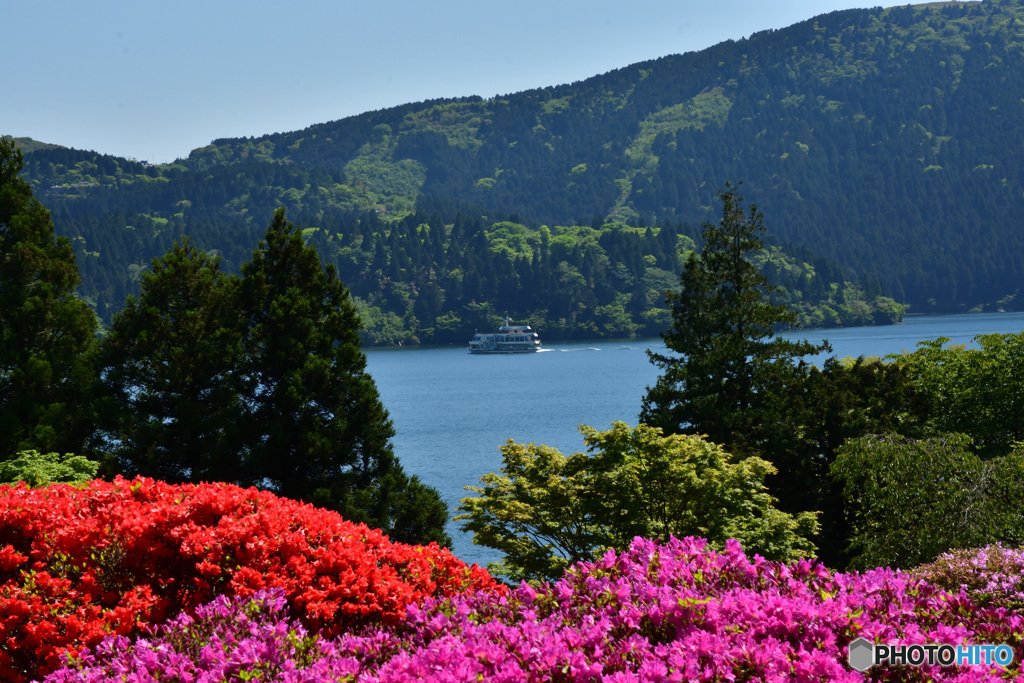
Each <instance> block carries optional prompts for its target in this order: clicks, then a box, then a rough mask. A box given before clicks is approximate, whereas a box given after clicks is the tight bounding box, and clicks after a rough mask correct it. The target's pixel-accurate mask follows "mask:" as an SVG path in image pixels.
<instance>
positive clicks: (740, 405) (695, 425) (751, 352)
mask: <svg viewBox="0 0 1024 683" xmlns="http://www.w3.org/2000/svg"><path fill="white" fill-rule="evenodd" d="M719 199H720V200H721V202H722V218H721V222H720V223H719V224H718V225H714V224H711V223H705V224H704V226H703V246H702V248H701V251H700V253H699V254H698V253H697V252H693V253H691V254H690V257H689V258H688V259H687V261H686V264H685V265H684V266H683V271H682V274H681V275H680V290H679V291H678V292H675V291H669V292H666V299H667V300H668V302H669V304H670V306H671V311H672V326H671V328H670V329H669V330H668V331H667V332H664V333H663V334H662V338H663V339H664V340H665V345H666V346H667V347H668V349H669V350H670V351H673V352H675V353H676V354H678V355H667V354H661V353H655V352H652V351H649V352H648V355H649V356H650V359H651V362H652V363H654V364H655V365H656V366H658V367H659V368H661V369H662V371H663V372H662V374H661V375H660V376H659V377H658V380H657V382H656V384H655V386H654V387H650V388H648V393H647V395H646V396H645V397H644V401H643V409H642V411H641V413H640V420H641V421H642V422H645V423H647V424H650V425H654V426H658V427H661V428H662V429H664V430H665V431H666V432H667V433H687V434H707V435H708V436H709V438H710V439H711V440H712V441H714V442H715V443H720V444H726V445H727V446H728V447H731V448H735V449H738V450H739V451H740V452H744V451H751V450H757V448H758V445H759V444H760V443H762V442H764V441H765V440H766V439H767V438H769V437H770V436H771V435H772V430H771V428H772V425H773V422H772V421H771V420H770V419H766V418H767V417H768V416H770V415H772V414H773V413H774V411H775V410H776V408H777V405H778V400H779V396H780V392H781V391H782V390H783V389H784V387H785V386H786V385H787V384H788V383H789V382H790V381H791V379H792V377H793V376H794V373H796V372H797V371H798V370H799V369H801V368H798V367H797V364H798V362H799V360H800V359H801V358H802V357H803V356H806V355H809V354H815V353H820V352H821V351H825V350H830V348H829V347H828V345H827V343H825V344H822V345H814V344H811V343H809V342H795V341H790V340H788V339H783V338H781V337H778V336H777V335H776V332H777V330H778V329H779V328H780V327H786V326H792V325H794V324H795V323H796V315H795V313H794V312H793V311H792V310H791V309H789V308H788V307H786V306H785V305H782V304H779V303H776V302H775V301H773V300H772V298H771V297H772V294H773V293H775V292H776V291H777V290H778V287H777V286H774V285H772V284H770V283H769V282H768V279H767V278H766V277H765V276H764V275H763V274H762V273H761V272H759V271H758V269H757V268H756V267H755V266H754V264H753V263H752V262H751V260H750V257H751V255H752V254H754V253H756V252H757V251H758V250H760V249H761V247H762V240H763V237H764V233H765V227H764V219H763V216H762V215H761V213H760V212H759V211H758V210H757V207H756V206H754V205H751V206H750V208H749V209H748V210H745V209H744V208H743V206H742V201H743V198H742V197H741V196H740V195H739V194H738V192H737V189H736V188H735V187H732V186H730V185H726V187H725V189H724V190H722V191H721V192H720V193H719Z"/></svg>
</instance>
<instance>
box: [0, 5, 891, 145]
mask: <svg viewBox="0 0 1024 683" xmlns="http://www.w3.org/2000/svg"><path fill="white" fill-rule="evenodd" d="M871 6H874V5H873V4H872V3H871V2H869V1H867V0H775V1H773V2H770V1H768V0H715V1H711V0H699V1H698V0H629V1H628V2H627V1H626V0H619V1H616V2H609V1H607V0H506V1H505V2H500V3H499V2H491V1H489V0H476V1H474V2H470V1H468V0H377V1H376V2H374V1H371V0H364V1H363V2H358V3H357V2H352V1H350V0H338V1H333V2H331V1H327V0H323V1H306V0H293V1H292V2H282V0H275V1H274V2H267V1H266V0H247V1H245V2H240V1H236V0H170V1H166V0H164V1H158V0H152V1H151V0H97V1H96V2H83V1H82V0H47V1H45V2H36V1H34V0H29V1H26V2H15V1H14V0H6V1H5V2H3V5H2V7H3V11H2V16H3V25H4V38H3V47H2V48H0V49H2V52H3V64H4V85H5V88H4V96H3V98H2V100H0V134H4V135H13V136H15V137H31V138H35V139H36V140H41V141H44V142H52V143H56V144H60V145H64V146H67V147H75V148H78V149H91V150H96V151H98V152H103V153H106V154H115V155H118V156H127V157H132V158H135V159H138V160H140V161H150V162H154V163H163V162H168V161H172V160H174V159H176V158H179V157H186V156H188V153H189V152H190V151H191V150H192V149H194V148H197V147H202V146H204V145H206V144H209V143H210V142H211V141H212V140H214V139H216V138H220V137H239V136H248V135H263V134H266V133H275V132H285V131H292V130H299V129H302V128H305V127H306V126H309V125H313V124H316V123H324V122H326V121H333V120H336V119H340V118H344V117H346V116H351V115H354V114H359V113H361V112H365V111H370V110H375V109H383V108H387V107H391V106H394V105H398V104H403V103H406V102H418V101H422V100H425V99H431V98H437V97H461V96H466V95H480V96H482V97H492V96H494V95H498V94H507V93H514V92H520V91H522V90H528V89H531V88H537V87H543V86H548V85H559V84H562V83H570V82H573V81H578V80H582V79H584V78H588V77H590V76H593V75H596V74H599V73H604V72H606V71H610V70H612V69H616V68H619V67H623V66H627V65H629V64H633V63H635V62H639V61H643V60H646V59H654V58H657V57H663V56H665V55H669V54H676V53H683V52H689V51H694V50H700V49H703V48H705V47H708V46H710V45H714V44H716V43H719V42H722V41H723V40H728V39H740V38H745V37H747V36H749V35H750V34H751V33H755V32H757V31H760V30H764V29H768V28H782V27H785V26H789V25H791V24H794V23H796V22H799V21H802V20H804V19H809V18H811V17H813V16H816V15H818V14H823V13H826V12H831V11H833V10H837V9H849V8H853V7H871Z"/></svg>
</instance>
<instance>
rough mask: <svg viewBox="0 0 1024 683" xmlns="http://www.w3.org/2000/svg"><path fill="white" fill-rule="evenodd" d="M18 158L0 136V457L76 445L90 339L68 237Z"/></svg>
mask: <svg viewBox="0 0 1024 683" xmlns="http://www.w3.org/2000/svg"><path fill="white" fill-rule="evenodd" d="M22 164H23V156H22V153H21V150H19V149H18V148H17V147H16V146H15V145H14V142H13V141H12V140H11V139H10V138H0V459H7V458H11V457H14V455H15V453H16V452H17V451H20V450H27V449H33V448H34V449H37V450H39V451H42V452H47V451H60V452H67V451H75V452H78V451H80V450H81V449H82V446H83V440H84V437H85V434H86V429H87V426H88V422H89V419H90V416H89V413H88V409H87V406H88V405H89V404H90V401H89V400H88V393H89V389H90V386H91V384H92V379H91V378H92V369H91V365H90V363H91V362H92V353H93V351H94V349H95V343H96V338H95V334H96V318H95V316H94V314H93V312H92V310H90V308H89V306H88V305H87V304H86V303H85V302H83V301H81V300H80V299H78V298H77V297H76V296H75V288H76V287H77V286H78V284H79V275H78V268H77V267H76V265H75V256H74V252H73V251H72V249H71V243H70V242H69V241H68V239H67V238H65V237H61V238H56V237H55V236H54V232H53V221H52V220H51V218H50V212H49V211H47V210H46V209H44V208H43V206H42V205H41V204H40V203H39V202H38V201H37V200H36V199H35V198H34V197H33V196H32V188H31V186H30V185H29V184H28V183H27V182H26V181H25V180H23V179H22V178H21V177H19V173H20V172H21V168H22Z"/></svg>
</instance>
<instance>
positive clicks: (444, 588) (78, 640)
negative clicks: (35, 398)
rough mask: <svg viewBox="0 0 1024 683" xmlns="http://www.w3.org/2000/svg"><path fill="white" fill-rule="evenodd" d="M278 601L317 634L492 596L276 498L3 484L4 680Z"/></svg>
mask: <svg viewBox="0 0 1024 683" xmlns="http://www.w3.org/2000/svg"><path fill="white" fill-rule="evenodd" d="M271 588H279V589H282V590H283V591H284V594H285V596H286V597H287V599H288V604H289V605H290V610H291V614H292V616H293V617H294V618H296V619H298V620H299V621H300V622H301V623H302V624H303V625H304V626H305V627H306V628H308V629H309V630H310V631H312V632H318V633H320V634H321V635H323V636H333V635H338V634H340V633H343V632H350V631H352V630H353V629H355V628H357V627H362V626H367V625H382V626H391V625H395V624H397V623H399V622H400V621H401V620H402V619H403V618H404V616H405V611H406V607H407V606H409V605H411V604H415V603H419V602H422V601H423V600H425V599H426V598H428V597H433V596H446V595H453V594H456V593H460V592H463V591H475V590H484V591H495V590H502V587H501V586H500V584H498V583H497V582H495V581H494V579H493V578H492V577H491V576H490V575H489V574H488V573H487V572H486V571H485V570H483V569H481V568H480V567H478V566H476V565H474V566H472V567H468V566H466V565H465V564H464V563H463V562H462V561H460V560H459V559H457V558H456V557H455V556H453V555H452V554H451V552H450V551H449V550H447V549H445V548H440V547H438V546H437V545H436V544H431V545H430V546H412V545H406V544H402V543H392V542H391V541H389V540H388V539H387V537H386V536H384V534H383V533H382V532H381V531H378V530H375V529H370V528H368V527H366V526H365V525H363V524H355V523H352V522H348V521H346V520H344V519H342V517H341V516H340V515H338V514H336V513H333V512H330V511H327V510H322V509H318V508H315V507H313V506H311V505H306V504H303V503H299V502H296V501H292V500H288V499H284V498H278V497H277V496H275V495H274V494H272V493H268V492H265V491H257V490H256V489H243V488H241V487H238V486H233V485H230V484H199V485H192V484H183V485H172V484H167V483H164V482H160V481H154V480H152V479H146V478H137V479H134V480H131V481H127V480H124V479H121V478H118V479H116V480H115V481H113V482H104V481H99V480H96V481H93V482H90V483H89V484H87V485H86V486H84V487H75V486H72V485H63V484H55V485H51V486H49V487H45V488H37V489H33V488H29V487H27V486H25V485H24V484H20V485H18V486H0V634H2V635H0V681H26V680H30V679H32V678H35V677H40V676H42V675H45V674H46V673H48V672H50V671H52V670H54V669H55V668H56V667H57V666H58V665H59V664H60V655H61V654H62V653H65V652H70V653H75V652H78V651H80V650H81V649H82V648H84V647H87V646H93V645H96V644H97V643H99V642H100V641H101V640H102V639H103V638H104V637H105V636H107V635H111V634H117V635H126V636H134V635H138V634H141V633H143V632H144V631H145V630H146V629H147V628H148V627H150V626H152V625H156V624H160V623H163V622H165V621H167V620H168V619H170V618H173V617H175V616H176V615H178V614H179V613H181V612H192V611H194V610H195V608H196V607H198V606H199V605H202V604H203V603H206V602H209V601H210V600H212V599H213V598H214V597H216V596H218V595H234V596H240V597H245V596H249V595H252V594H254V593H255V592H257V591H260V590H263V589H271Z"/></svg>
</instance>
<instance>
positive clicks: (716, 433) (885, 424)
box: [640, 187, 925, 567]
mask: <svg viewBox="0 0 1024 683" xmlns="http://www.w3.org/2000/svg"><path fill="white" fill-rule="evenodd" d="M720 196H721V199H722V203H723V211H722V219H721V222H720V224H719V225H717V226H715V225H711V224H705V226H704V245H703V248H702V250H701V252H700V254H697V253H693V254H691V255H690V257H689V259H688V260H687V262H686V265H685V266H684V268H683V272H682V275H681V278H680V283H681V288H680V290H679V292H678V293H675V292H670V293H669V294H668V299H669V301H670V303H671V305H672V315H673V317H672V321H673V323H672V327H671V328H670V329H669V331H668V332H666V333H665V334H664V335H663V337H664V339H665V343H666V346H667V347H668V348H669V349H670V350H671V351H673V352H675V353H676V354H678V355H663V354H655V353H650V356H651V360H652V362H654V363H655V364H656V365H657V366H659V367H660V368H661V369H662V370H663V373H662V375H661V376H659V378H658V381H657V383H656V384H655V386H654V387H651V388H649V389H648V393H647V396H646V397H645V398H644V403H643V409H642V412H641V415H640V419H641V421H644V422H647V423H648V424H652V425H656V426H659V427H661V428H663V429H665V430H666V431H672V432H682V433H690V434H706V435H708V437H709V438H710V439H711V440H712V441H714V442H715V443H719V444H722V445H723V446H725V447H726V449H727V450H729V451H731V452H735V453H740V454H745V455H756V456H760V457H762V458H764V459H765V460H767V461H769V462H771V463H772V464H773V465H774V466H775V467H776V469H777V472H776V473H775V476H773V477H770V478H769V479H768V486H769V488H770V490H771V493H772V495H773V496H775V497H776V498H777V499H778V501H779V508H780V509H781V510H785V511H787V512H790V513H798V512H801V511H804V510H818V511H820V512H821V525H822V536H821V538H820V540H818V541H817V543H818V546H819V555H820V557H821V558H822V559H823V560H824V561H825V562H826V563H828V564H829V565H830V566H835V567H840V566H844V565H845V563H846V561H847V559H848V558H847V557H846V552H847V541H846V538H847V535H848V533H849V529H848V528H847V526H846V523H847V516H846V513H845V509H844V502H843V497H842V495H841V492H840V491H838V490H837V487H836V486H835V484H834V483H833V482H832V480H830V479H829V477H828V473H829V466H830V465H831V463H832V462H833V460H834V459H835V454H836V450H837V449H838V448H839V447H840V446H841V445H842V444H843V443H844V442H845V441H846V440H847V439H850V438H854V437H859V436H864V435H865V434H876V433H885V432H895V431H900V432H902V433H905V434H908V435H913V434H917V433H919V432H920V431H921V430H922V429H923V422H924V410H925V403H924V400H923V398H922V396H921V395H920V394H919V393H918V392H917V391H916V389H915V386H914V384H913V378H912V375H911V373H909V372H907V371H906V370H905V369H904V368H902V367H899V366H897V365H893V364H886V363H881V362H878V361H866V360H864V359H863V358H860V359H857V360H854V361H851V362H840V361H837V360H836V359H834V358H833V359H828V360H826V361H825V362H824V363H823V364H822V366H821V367H820V368H819V367H816V366H813V365H810V364H808V363H806V362H805V361H804V360H803V357H804V356H807V355H812V354H818V353H820V352H822V351H824V350H828V345H827V343H826V344H822V345H821V346H815V345H813V344H810V343H808V342H792V341H787V340H784V339H781V338H779V337H777V336H776V334H775V332H776V330H777V329H778V328H779V327H780V326H787V325H792V324H793V323H794V322H795V320H796V315H795V313H794V312H793V311H792V310H790V309H789V308H787V307H786V306H784V305H782V304H779V303H775V302H774V301H773V297H777V295H778V294H779V288H778V287H775V286H772V285H771V284H769V282H768V280H767V278H766V277H765V276H764V275H763V274H762V273H761V272H760V271H759V270H758V268H757V267H756V266H755V265H754V263H753V261H752V260H751V257H752V256H754V255H758V254H760V253H762V252H761V247H762V245H761V241H762V237H763V234H764V225H763V219H762V216H761V214H760V213H759V212H758V211H757V209H756V207H753V206H751V207H750V209H749V210H748V211H746V212H745V211H744V210H743V208H742V206H741V203H742V200H741V198H740V197H739V196H738V195H737V194H736V191H735V189H733V188H729V187H727V188H726V190H725V191H723V192H722V193H721V194H720Z"/></svg>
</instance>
